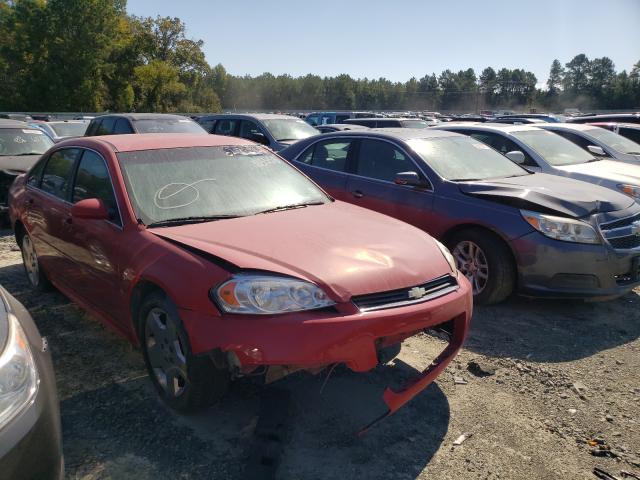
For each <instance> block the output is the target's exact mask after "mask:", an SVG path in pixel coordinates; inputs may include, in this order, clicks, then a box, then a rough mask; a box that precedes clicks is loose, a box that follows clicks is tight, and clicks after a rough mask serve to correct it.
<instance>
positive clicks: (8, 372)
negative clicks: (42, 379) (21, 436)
mask: <svg viewBox="0 0 640 480" xmlns="http://www.w3.org/2000/svg"><path fill="white" fill-rule="evenodd" d="M1 302H2V299H0V303H1ZM0 322H5V326H6V327H7V339H6V343H5V345H4V349H3V350H2V351H1V352H0V429H1V428H2V427H3V426H4V425H6V424H7V423H9V421H10V420H11V419H12V418H13V417H14V416H15V415H17V414H18V413H19V412H20V411H22V409H23V408H25V407H26V406H27V405H28V404H29V403H31V402H32V401H33V399H34V398H35V395H36V392H37V390H38V382H39V378H38V372H37V369H36V365H35V361H34V359H33V355H32V354H31V350H30V349H29V341H28V339H27V336H26V335H25V333H24V330H22V327H21V326H20V323H19V322H18V319H17V318H16V317H14V316H13V315H12V314H11V313H8V312H6V311H5V310H4V305H0ZM0 348H2V346H1V345H0Z"/></svg>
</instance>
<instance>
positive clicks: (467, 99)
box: [0, 0, 640, 112]
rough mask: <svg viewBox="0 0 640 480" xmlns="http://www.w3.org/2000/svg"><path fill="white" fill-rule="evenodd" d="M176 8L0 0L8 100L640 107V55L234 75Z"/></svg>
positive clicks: (86, 107) (104, 106) (98, 0)
mask: <svg viewBox="0 0 640 480" xmlns="http://www.w3.org/2000/svg"><path fill="white" fill-rule="evenodd" d="M202 47H203V42H202V40H194V39H191V38H188V37H187V36H186V27H185V24H184V23H183V22H182V21H181V20H180V19H179V18H170V17H156V18H150V17H147V18H144V17H136V16H133V15H129V14H127V12H126V0H12V1H9V0H0V110H2V111H86V112H99V111H140V112H144V111H154V112H216V111H220V110H223V109H224V110H230V109H237V110H251V109H265V110H296V109H300V110H306V109H341V110H442V111H451V110H464V111H478V110H482V109H495V108H528V107H529V108H530V107H536V108H542V109H549V110H560V109H562V108H565V107H578V108H581V109H583V110H589V109H627V108H639V107H640V61H639V62H638V63H636V64H635V66H634V67H633V69H632V70H631V71H630V72H629V73H627V72H626V71H625V70H623V71H622V72H616V70H615V65H614V63H613V61H612V60H611V59H609V58H607V57H602V58H595V59H592V60H590V59H589V58H588V57H587V56H586V55H584V54H579V55H576V56H575V57H574V58H573V59H571V60H570V61H569V62H567V63H566V64H564V65H563V64H562V63H561V62H560V61H559V60H554V61H553V63H552V64H551V68H550V72H549V79H548V81H547V84H546V88H544V89H539V88H537V87H536V85H537V83H538V79H537V78H536V76H535V75H534V74H533V73H532V72H529V71H526V70H524V69H520V68H516V69H508V68H501V69H498V70H495V69H494V68H492V67H487V68H485V69H484V70H483V71H482V72H481V73H480V74H479V75H477V74H476V72H475V71H474V70H473V69H472V68H469V69H467V70H460V71H458V72H454V71H451V70H445V71H443V72H442V73H441V74H440V75H436V74H435V73H432V74H426V75H425V76H424V77H422V78H419V79H418V78H411V79H409V80H408V81H406V82H393V81H391V80H388V79H386V78H384V77H381V78H378V79H368V78H364V79H355V78H352V77H351V76H349V75H346V74H343V75H338V76H335V77H321V76H318V75H312V74H308V75H305V76H301V77H292V76H290V75H278V76H274V75H272V74H270V73H264V74H262V75H259V76H255V77H252V76H248V75H247V76H234V75H231V74H229V73H228V72H227V71H226V70H225V68H224V67H223V66H222V65H220V64H218V65H216V66H213V67H212V66H210V65H209V64H208V63H207V61H206V59H205V55H204V53H203V51H202Z"/></svg>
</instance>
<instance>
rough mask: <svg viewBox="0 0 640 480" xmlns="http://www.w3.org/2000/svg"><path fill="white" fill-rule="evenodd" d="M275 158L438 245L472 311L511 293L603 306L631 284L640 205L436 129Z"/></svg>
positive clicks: (300, 147) (347, 135) (638, 251)
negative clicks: (461, 277)
mask: <svg viewBox="0 0 640 480" xmlns="http://www.w3.org/2000/svg"><path fill="white" fill-rule="evenodd" d="M280 154H281V155H282V156H283V157H284V158H286V159H288V160H289V161H291V162H292V163H293V164H294V165H295V166H297V167H298V168H300V169H301V170H302V171H303V172H305V173H306V174H307V175H309V176H310V177H311V178H312V179H314V180H315V181H316V182H317V183H319V184H320V185H321V186H322V187H324V188H325V190H327V191H328V192H329V193H330V194H331V195H333V196H334V197H335V198H337V199H338V200H343V201H346V202H350V203H353V204H355V205H360V206H362V207H365V208H369V209H372V210H376V211H378V212H381V213H385V214H387V215H389V216H392V217H395V218H398V219H400V220H403V221H405V222H407V223H410V224H412V225H415V226H417V227H419V228H421V229H423V230H425V231H427V232H428V233H430V234H431V235H433V236H435V237H437V238H440V239H441V240H442V241H443V243H445V244H446V245H447V246H448V247H449V249H450V250H451V252H452V253H453V256H454V257H455V259H456V263H457V266H458V269H459V270H460V271H461V272H463V273H464V274H465V275H466V276H467V278H469V280H470V281H471V284H472V286H473V291H474V295H475V301H476V302H477V303H497V302H500V301H502V300H504V299H506V298H507V297H508V296H509V295H510V294H511V293H512V292H514V291H517V292H519V293H522V294H525V295H529V296H547V297H559V298H590V299H605V298H612V297H616V296H619V295H622V294H624V293H626V292H628V291H630V290H631V289H633V288H634V287H636V286H637V285H639V284H640V235H639V233H640V205H638V204H637V203H636V202H635V201H634V200H633V199H632V198H630V197H628V196H626V195H624V194H622V193H619V192H616V191H614V190H611V189H608V188H604V187H600V186H597V185H593V184H590V183H586V182H582V181H578V180H573V179H569V178H563V177H560V176H555V175H547V174H544V173H532V172H531V171H528V170H526V169H525V168H522V167H520V166H519V165H517V164H515V163H514V162H512V161H510V160H509V159H507V158H506V157H504V156H502V155H500V154H499V153H498V152H496V151H495V150H494V149H492V148H490V147H488V146H487V145H485V144H484V143H482V142H480V141H477V140H475V139H473V138H470V137H467V136H464V135H459V134H456V133H451V132H446V131H443V130H434V129H421V130H416V129H383V130H366V131H343V132H335V133H327V134H324V135H320V136H315V137H311V138H307V139H305V140H301V141H300V142H298V143H296V144H295V145H292V146H291V147H289V148H287V149H285V150H283V151H282V152H280ZM362 254H363V255H365V256H366V252H363V253H362Z"/></svg>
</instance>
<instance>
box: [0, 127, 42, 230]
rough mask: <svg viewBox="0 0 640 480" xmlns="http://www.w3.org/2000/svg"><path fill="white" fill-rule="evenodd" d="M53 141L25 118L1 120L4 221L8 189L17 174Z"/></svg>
mask: <svg viewBox="0 0 640 480" xmlns="http://www.w3.org/2000/svg"><path fill="white" fill-rule="evenodd" d="M51 146H53V142H52V141H51V139H50V138H49V137H47V136H46V135H45V134H44V133H42V131H41V130H38V129H36V128H32V127H29V126H28V125H27V124H26V123H24V122H17V121H14V120H0V221H4V220H5V217H6V212H7V192H8V191H9V187H10V186H11V184H12V183H13V181H14V180H15V178H16V177H17V176H18V175H20V174H22V173H24V172H26V171H27V170H29V169H30V168H31V167H32V166H33V164H34V163H36V161H37V160H38V159H39V158H40V155H42V154H43V153H44V152H46V151H47V150H48V149H49V147H51Z"/></svg>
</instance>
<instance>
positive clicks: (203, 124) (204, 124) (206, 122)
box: [198, 120, 216, 133]
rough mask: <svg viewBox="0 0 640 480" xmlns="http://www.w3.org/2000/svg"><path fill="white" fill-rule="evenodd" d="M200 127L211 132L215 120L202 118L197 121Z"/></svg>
mask: <svg viewBox="0 0 640 480" xmlns="http://www.w3.org/2000/svg"><path fill="white" fill-rule="evenodd" d="M198 123H199V124H200V126H201V127H202V128H204V129H205V130H206V131H207V133H213V125H214V124H215V123H216V121H215V120H202V121H200V122H198Z"/></svg>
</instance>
